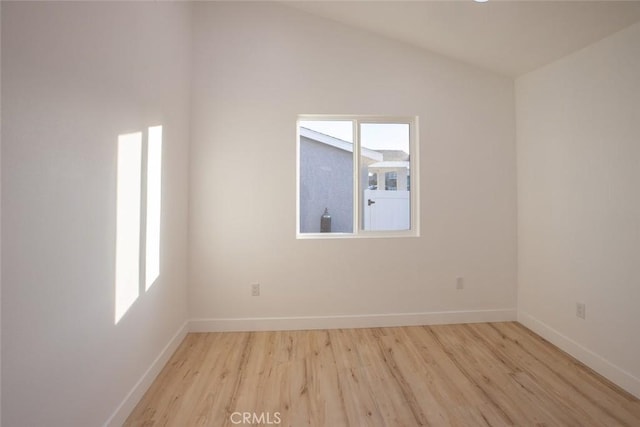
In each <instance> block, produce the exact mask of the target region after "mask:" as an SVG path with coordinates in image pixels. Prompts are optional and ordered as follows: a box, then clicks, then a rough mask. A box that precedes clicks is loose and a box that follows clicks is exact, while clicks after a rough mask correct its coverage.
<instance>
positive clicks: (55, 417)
mask: <svg viewBox="0 0 640 427" xmlns="http://www.w3.org/2000/svg"><path fill="white" fill-rule="evenodd" d="M190 19H191V14H190V6H189V5H184V4H177V3H173V4H167V3H138V2H127V3H119V2H109V3H95V2H90V3H78V2H70V3H50V2H44V3H31V2H22V3H9V2H2V67H3V68H2V88H3V93H2V124H3V128H2V184H3V191H2V229H3V235H2V285H3V289H2V341H3V342H2V344H3V345H2V388H3V396H2V398H3V413H2V416H3V423H4V425H6V426H65V427H69V426H83V427H84V426H97V425H101V424H103V423H105V422H106V421H107V419H108V418H109V417H110V416H111V415H112V413H114V411H115V410H116V408H117V407H118V405H119V404H120V403H121V402H122V400H123V398H124V397H125V396H126V395H127V393H128V392H129V391H130V390H132V388H133V387H134V385H135V383H136V381H138V380H139V379H140V378H141V377H142V375H143V374H144V373H145V371H146V370H147V369H148V368H149V366H150V365H151V364H152V362H153V361H154V359H155V358H156V357H157V356H158V355H159V353H160V352H161V350H162V349H163V347H164V346H165V345H166V344H167V343H168V342H169V341H170V339H171V337H172V336H174V334H175V333H176V331H178V330H179V329H180V328H181V326H182V325H183V323H184V321H185V319H186V318H187V313H186V290H185V289H186V236H187V232H186V228H187V227H186V224H187V189H188V188H187V187H188V176H187V165H188V153H187V151H188V139H189V120H188V118H189V111H188V109H189V102H188V91H189V76H190V70H189V64H190V58H189V55H190V39H191V28H190ZM154 124H162V125H164V137H165V138H164V159H165V162H164V176H163V180H164V185H165V186H164V193H163V197H164V199H163V210H162V215H163V223H162V238H163V244H164V245H163V250H162V258H161V259H162V266H161V277H160V279H159V282H158V283H156V284H155V285H154V287H153V288H151V290H150V291H148V292H147V293H145V294H144V295H142V296H141V297H140V298H139V299H138V301H137V302H136V303H135V304H134V305H133V306H132V308H131V309H130V310H129V312H128V313H127V314H126V315H125V316H124V318H123V319H122V320H121V321H120V323H118V324H117V325H114V261H115V253H114V252H115V201H116V193H115V190H116V148H117V137H118V134H121V133H125V132H129V131H135V130H142V129H144V128H145V127H146V126H149V125H154Z"/></svg>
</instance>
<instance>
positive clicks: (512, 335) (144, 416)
mask: <svg viewBox="0 0 640 427" xmlns="http://www.w3.org/2000/svg"><path fill="white" fill-rule="evenodd" d="M234 412H239V413H242V412H249V413H255V414H256V415H255V416H256V417H260V416H262V421H263V423H262V424H258V423H256V424H254V425H278V424H276V422H277V421H280V424H279V425H282V426H294V427H297V426H327V427H340V426H390V427H397V426H422V425H424V426H428V425H430V426H464V427H467V426H486V425H490V426H619V425H621V426H640V401H639V400H638V399H636V398H634V397H633V396H631V395H630V394H628V393H625V392H624V391H622V390H621V389H619V388H618V387H616V386H615V385H613V384H612V383H611V382H609V381H607V380H606V379H604V378H603V377H601V376H599V375H598V374H596V373H594V372H593V371H592V370H591V369H589V368H587V367H586V366H584V365H583V364H581V363H579V362H578V361H576V360H575V359H573V358H572V357H570V356H568V355H567V354H566V353H563V352H562V351H560V350H559V349H557V348H556V347H554V346H553V345H551V344H550V343H548V342H547V341H545V340H543V339H542V338H540V337H539V336H537V335H535V334H534V333H533V332H531V331H529V330H528V329H526V328H525V327H523V326H521V325H520V324H518V323H514V322H506V323H481V324H467V325H442V326H415V327H401V328H374V329H338V330H322V331H281V332H234V333H207V334H189V335H187V337H186V338H185V340H184V342H183V343H182V344H181V346H180V347H179V349H178V350H177V351H176V353H175V354H174V355H173V357H172V359H171V360H170V362H169V363H168V364H167V366H166V367H165V368H164V370H163V371H162V372H161V374H160V375H159V376H158V378H157V379H156V381H155V382H154V383H153V385H152V386H151V388H150V389H149V390H148V392H147V393H146V394H145V396H144V397H143V399H142V400H141V401H140V403H139V404H138V406H137V407H136V408H135V410H134V411H133V412H132V413H131V415H130V417H129V419H128V420H127V423H126V424H125V425H127V426H179V427H191V426H234V425H251V424H234V421H235V422H238V421H242V414H235V415H233V417H232V414H233V413H234ZM251 416H252V417H253V415H251ZM258 421H260V418H258ZM268 422H271V424H268Z"/></svg>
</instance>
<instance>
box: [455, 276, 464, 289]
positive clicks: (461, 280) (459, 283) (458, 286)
mask: <svg viewBox="0 0 640 427" xmlns="http://www.w3.org/2000/svg"><path fill="white" fill-rule="evenodd" d="M456 289H458V290H462V289H464V277H456Z"/></svg>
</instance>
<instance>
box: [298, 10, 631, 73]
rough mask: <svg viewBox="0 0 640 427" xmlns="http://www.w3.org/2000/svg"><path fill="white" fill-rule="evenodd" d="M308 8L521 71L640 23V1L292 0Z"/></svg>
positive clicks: (499, 68) (502, 69)
mask: <svg viewBox="0 0 640 427" xmlns="http://www.w3.org/2000/svg"><path fill="white" fill-rule="evenodd" d="M286 3H287V4H289V5H291V6H294V7H296V8H298V9H301V10H304V11H306V12H309V13H312V14H315V15H318V16H322V17H325V18H329V19H332V20H335V21H338V22H342V23H344V24H347V25H351V26H353V27H357V28H361V29H365V30H368V31H372V32H374V33H377V34H381V35H383V36H387V37H391V38H393V39H396V40H400V41H403V42H406V43H409V44H412V45H414V46H418V47H421V48H424V49H427V50H430V51H432V52H436V53H440V54H442V55H446V56H449V57H452V58H455V59H458V60H461V61H464V62H468V63H471V64H474V65H477V66H480V67H482V68H486V69H489V70H493V71H496V72H498V73H501V74H506V75H510V76H518V75H520V74H523V73H526V72H528V71H531V70H534V69H535V68H538V67H540V66H542V65H545V64H548V63H550V62H553V61H555V60H556V59H559V58H561V57H563V56H565V55H567V54H569V53H571V52H574V51H576V50H579V49H581V48H583V47H585V46H587V45H589V44H591V43H593V42H595V41H597V40H600V39H602V38H604V37H606V36H607V35H609V34H612V33H614V32H616V31H619V30H621V29H623V28H625V27H627V26H629V25H631V24H633V23H635V22H638V21H640V1H636V0H632V1H540V0H535V1H505V0H503V1H496V0H489V2H488V3H475V2H473V1H472V0H458V1H454V0H442V1H424V0H423V1H294V2H286Z"/></svg>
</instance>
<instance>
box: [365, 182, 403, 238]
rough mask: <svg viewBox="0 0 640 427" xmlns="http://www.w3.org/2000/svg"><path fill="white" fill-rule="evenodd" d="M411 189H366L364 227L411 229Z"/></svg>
mask: <svg viewBox="0 0 640 427" xmlns="http://www.w3.org/2000/svg"><path fill="white" fill-rule="evenodd" d="M409 200H410V198H409V191H402V190H399V191H384V190H364V229H365V230H372V231H388V230H409V229H410V228H411V222H410V221H411V220H410V217H411V214H410V213H411V209H410V201H409Z"/></svg>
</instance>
